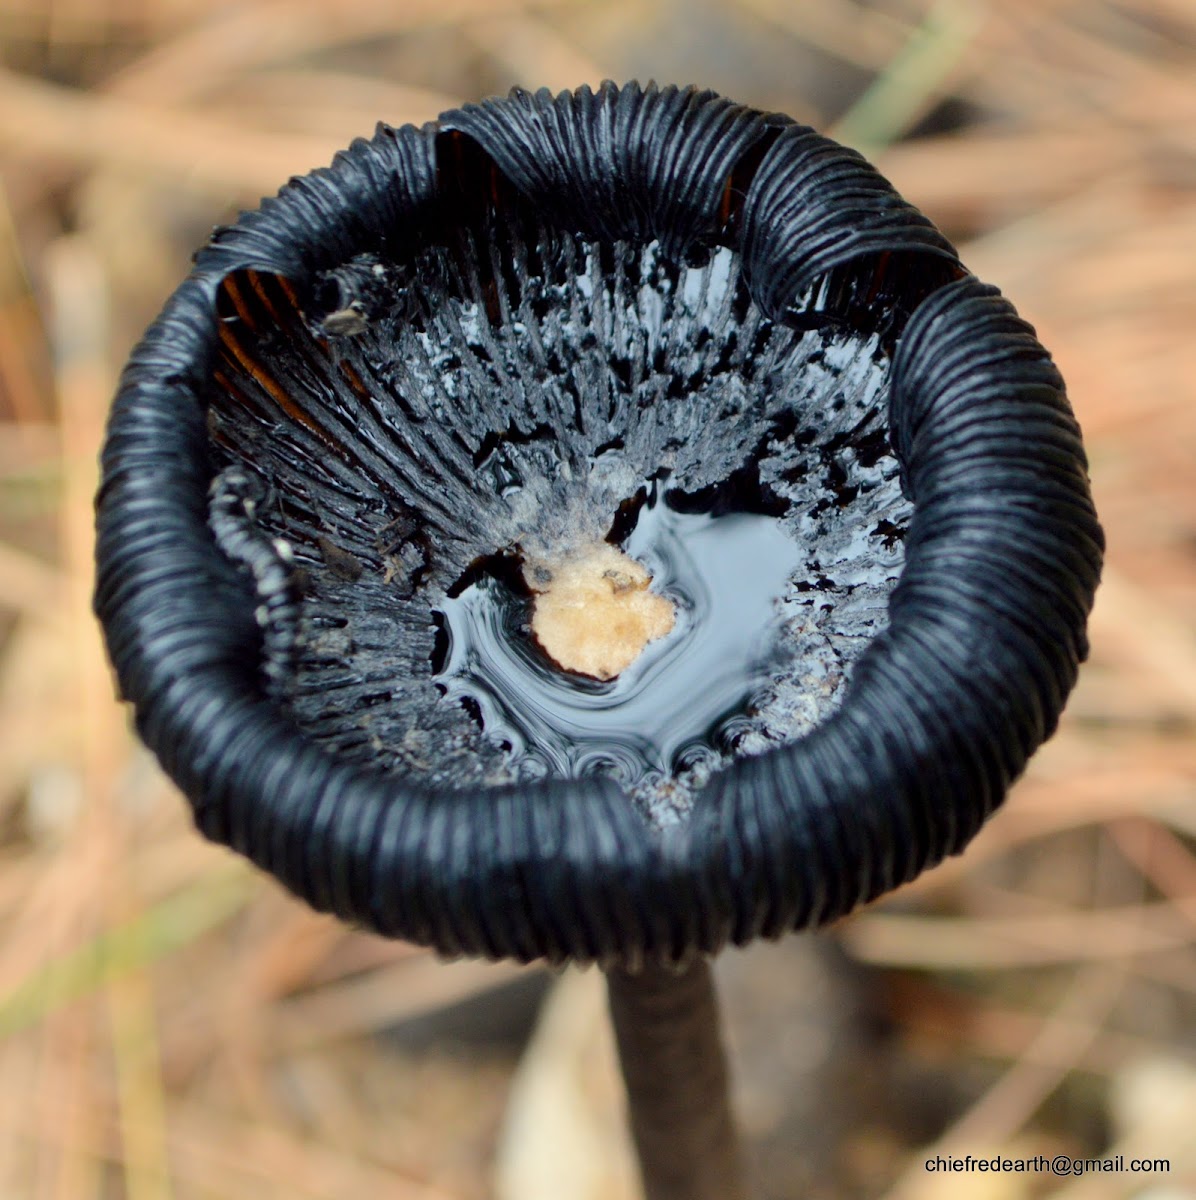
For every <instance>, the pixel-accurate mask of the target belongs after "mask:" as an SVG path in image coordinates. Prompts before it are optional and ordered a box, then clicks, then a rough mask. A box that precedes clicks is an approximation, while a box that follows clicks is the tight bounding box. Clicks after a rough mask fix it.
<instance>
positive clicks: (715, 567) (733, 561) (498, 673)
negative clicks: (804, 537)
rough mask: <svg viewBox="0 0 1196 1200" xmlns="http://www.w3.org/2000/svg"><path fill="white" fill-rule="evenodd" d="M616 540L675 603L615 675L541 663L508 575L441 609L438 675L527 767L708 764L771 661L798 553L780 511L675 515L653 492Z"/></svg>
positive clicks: (634, 774) (490, 578) (725, 745)
mask: <svg viewBox="0 0 1196 1200" xmlns="http://www.w3.org/2000/svg"><path fill="white" fill-rule="evenodd" d="M687 507H688V506H687ZM621 544H622V548H623V549H624V551H625V552H626V553H627V554H629V555H630V556H631V557H632V558H634V559H636V560H637V561H639V562H640V563H642V564H643V565H644V566H645V567H646V568H647V570H648V572H649V573H650V574H651V576H652V588H653V590H654V591H656V592H659V593H660V594H662V595H664V596H667V597H668V598H669V599H670V600H671V601H672V602H673V603H674V604H675V605H676V623H675V625H674V628H673V630H672V631H671V632H670V633H668V634H667V635H665V636H664V637H662V638H659V639H658V640H656V641H654V642H651V643H649V644H648V646H647V647H646V648H645V649H644V651H643V652H642V654H641V655H640V657H639V658H638V659H637V660H636V661H635V662H634V663H632V665H631V666H630V667H628V668H627V669H626V670H625V671H623V673H622V674H621V675H619V676H618V677H617V678H615V679H611V680H608V681H606V682H600V681H598V680H594V679H588V678H585V677H582V676H578V675H574V674H571V673H569V672H566V671H562V670H561V669H559V668H558V667H556V666H554V665H553V664H552V663H551V662H550V661H549V660H548V658H547V657H546V656H545V655H544V653H543V651H542V650H540V648H539V647H538V646H537V645H536V643H535V640H534V638H533V637H532V635H531V632H530V630H529V627H528V623H529V620H530V612H531V608H530V605H531V600H530V599H529V598H528V597H526V596H525V595H521V594H519V592H518V591H517V590H516V588H515V587H513V586H511V583H510V572H509V571H502V570H499V571H495V572H493V573H490V572H482V573H481V575H480V576H479V578H477V579H476V580H475V581H474V582H472V583H471V584H470V585H469V586H467V587H466V588H464V589H463V590H462V591H461V593H460V594H459V595H458V596H456V597H455V598H454V599H450V600H448V601H446V602H445V604H444V606H443V618H444V621H445V626H446V630H447V634H448V648H447V653H446V654H445V660H444V665H443V668H442V669H441V671H440V674H439V677H438V683H439V684H440V685H441V686H442V687H443V688H444V691H445V695H446V698H448V699H450V700H458V701H462V702H464V703H466V705H467V706H468V707H471V710H472V711H473V712H474V713H475V715H476V716H478V717H479V719H480V721H481V725H482V728H483V729H484V731H485V733H486V735H487V736H488V737H489V738H490V739H492V740H496V741H500V742H502V743H505V744H506V745H508V746H509V747H510V751H511V753H512V755H513V756H514V757H515V758H516V759H517V760H520V767H521V773H522V774H525V775H528V774H530V775H547V774H553V775H564V776H569V777H576V776H581V775H587V774H591V773H595V772H601V773H609V774H612V775H614V777H615V778H617V779H618V780H619V781H620V782H621V783H623V784H624V785H625V786H628V787H634V786H636V785H639V784H641V783H644V782H647V781H650V780H652V779H653V778H663V777H667V776H670V775H673V774H676V773H677V772H678V771H679V770H681V769H684V768H690V769H692V768H694V767H695V766H698V765H700V763H701V762H702V760H703V758H706V759H711V760H713V759H716V758H717V757H718V754H717V751H719V750H724V749H725V750H729V749H731V748H732V747H731V745H730V742H732V741H733V740H734V738H735V736H736V726H737V724H738V723H741V722H742V719H743V717H744V715H745V714H746V713H748V712H749V711H750V710H751V707H752V704H753V700H754V697H755V694H756V693H757V692H758V691H759V690H760V689H761V688H762V687H763V686H764V685H766V684H767V682H768V679H769V671H770V668H772V667H775V664H776V658H777V654H778V647H777V644H776V643H777V639H778V633H779V628H780V624H781V618H780V610H781V606H782V603H783V600H784V597H785V595H786V591H787V589H788V588H789V587H790V576H791V575H792V574H793V572H794V570H795V569H796V568H797V566H798V565H799V563H800V561H801V557H802V555H801V551H800V548H799V547H798V545H797V543H796V542H795V541H794V539H793V538H792V537H791V536H790V535H789V534H788V533H787V532H786V531H785V528H784V526H783V525H782V522H781V521H780V520H779V519H778V518H776V517H774V516H766V515H763V514H760V513H755V512H729V513H725V514H723V515H719V516H715V515H712V514H711V513H710V512H698V513H693V512H681V511H678V510H677V508H675V507H673V505H671V504H670V503H669V501H668V498H667V496H665V497H661V496H659V495H657V494H656V488H655V486H654V488H653V491H652V492H651V493H650V494H649V497H648V500H647V501H646V503H645V504H644V505H643V507H642V508H641V509H640V511H639V514H638V519H637V520H636V521H635V525H634V528H632V529H631V531H630V533H629V534H628V535H627V536H626V537H625V538H624V540H623V541H622V543H621ZM503 575H506V576H507V581H504V579H503V578H502V576H503ZM473 706H476V707H473Z"/></svg>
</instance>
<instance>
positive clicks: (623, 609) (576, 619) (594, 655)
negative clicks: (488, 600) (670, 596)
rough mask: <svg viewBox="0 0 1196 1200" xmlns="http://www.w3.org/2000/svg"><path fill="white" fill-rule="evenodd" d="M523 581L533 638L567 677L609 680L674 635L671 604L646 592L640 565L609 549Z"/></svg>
mask: <svg viewBox="0 0 1196 1200" xmlns="http://www.w3.org/2000/svg"><path fill="white" fill-rule="evenodd" d="M526 574H527V575H528V581H529V584H530V586H531V587H532V590H533V591H534V592H535V593H536V598H535V607H534V610H533V612H532V632H533V633H534V634H535V635H536V638H537V640H538V641H539V643H540V645H541V646H542V647H543V648H544V650H545V652H546V653H547V654H548V655H549V657H550V658H552V660H553V661H554V662H555V663H556V664H557V665H558V666H560V667H563V668H564V669H565V670H566V671H576V672H577V673H578V674H581V675H592V676H593V677H594V678H595V679H613V678H614V677H615V676H616V675H618V674H619V673H620V672H621V671H625V670H626V669H627V668H628V667H629V666H631V664H632V663H633V662H635V660H636V659H637V658H639V656H640V654H641V653H642V652H643V649H644V647H645V646H646V645H647V644H648V643H649V642H651V641H655V640H656V639H657V638H659V637H664V635H665V634H666V633H668V632H669V631H670V630H671V629H672V628H673V622H674V620H675V613H674V609H673V604H672V602H671V601H669V600H667V599H666V598H665V597H664V596H659V595H657V594H656V593H655V592H653V591H650V590H649V586H648V585H649V584H650V583H651V582H652V577H651V576H650V575H649V574H648V572H647V571H646V570H645V569H644V567H643V566H642V565H641V564H640V563H638V562H636V561H635V559H633V558H629V557H628V556H627V555H626V554H624V553H623V552H622V551H621V550H619V549H618V548H617V547H615V546H611V545H608V544H607V543H606V542H600V543H598V544H597V545H595V546H588V547H586V548H585V549H583V550H580V551H578V552H576V553H574V554H571V555H569V556H568V557H566V558H564V559H561V560H560V561H558V562H555V563H551V564H545V563H537V564H533V565H531V569H529V570H527V571H526ZM545 577H547V581H546V582H543V583H541V582H539V581H540V580H541V579H544V578H545Z"/></svg>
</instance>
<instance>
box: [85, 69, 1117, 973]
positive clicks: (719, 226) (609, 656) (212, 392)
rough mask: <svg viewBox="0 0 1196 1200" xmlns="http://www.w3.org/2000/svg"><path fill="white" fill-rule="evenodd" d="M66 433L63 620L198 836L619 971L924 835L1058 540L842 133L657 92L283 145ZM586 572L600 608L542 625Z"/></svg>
mask: <svg viewBox="0 0 1196 1200" xmlns="http://www.w3.org/2000/svg"><path fill="white" fill-rule="evenodd" d="M102 469H103V477H102V484H101V488H100V492H99V496H98V500H97V529H98V543H97V569H98V578H97V585H96V594H95V607H96V612H97V614H98V615H99V618H100V620H101V622H102V625H103V628H104V632H105V636H106V639H107V645H108V649H109V653H110V656H111V659H112V661H113V663H114V665H115V668H116V674H117V677H118V680H119V686H120V690H121V693H122V695H123V697H124V698H125V699H126V700H128V701H129V702H130V703H131V704H132V706H133V711H134V713H135V718H136V723H137V728H138V731H139V733H140V736H141V737H142V738H143V740H144V741H145V743H146V744H147V745H148V746H149V747H150V748H151V749H152V750H153V752H154V753H155V754H156V755H157V756H158V758H159V759H160V761H161V762H162V765H163V766H164V768H165V769H166V771H167V772H168V773H169V775H170V776H171V777H172V778H173V779H174V781H175V782H176V783H177V784H178V786H179V787H180V789H181V790H182V791H183V793H184V794H185V795H186V797H187V798H188V800H189V801H190V803H191V805H192V807H193V810H194V815H195V820H196V823H197V825H198V827H199V829H200V830H201V831H202V832H203V833H204V834H205V835H206V836H207V837H209V838H211V839H214V840H216V841H218V842H222V843H224V844H226V845H229V846H231V847H233V848H234V849H236V850H237V851H239V852H241V853H242V854H244V855H247V856H248V857H249V858H251V859H252V860H253V861H254V862H255V863H256V864H257V865H258V866H259V867H261V868H262V869H263V870H265V871H268V872H270V873H271V874H273V875H274V876H276V877H277V878H278V879H279V880H281V881H282V882H283V883H284V884H285V885H286V886H287V887H288V888H289V889H291V890H292V891H293V892H294V893H296V894H297V895H299V896H301V897H303V899H305V900H306V901H307V902H308V903H309V904H311V905H312V906H314V907H315V908H317V909H319V910H323V911H331V912H334V913H336V914H337V915H339V916H340V917H342V918H344V919H346V920H348V921H352V922H354V923H356V924H358V925H361V926H364V927H365V928H368V929H371V930H374V931H376V932H378V933H380V934H382V935H384V936H389V937H401V938H406V939H409V940H411V941H413V942H417V943H420V944H423V945H429V946H433V947H435V948H436V949H437V950H438V951H440V952H441V953H443V954H445V955H475V956H484V957H489V958H512V959H517V960H520V961H532V960H537V959H542V960H546V961H548V962H551V963H561V962H565V961H574V962H582V963H585V962H598V963H600V964H602V965H603V966H605V967H608V968H613V969H619V970H628V971H632V972H634V971H636V970H639V969H641V968H643V967H645V966H648V967H651V968H653V969H655V968H656V967H660V966H670V967H681V966H684V965H685V964H686V963H689V962H691V961H692V960H694V959H696V958H697V957H699V956H705V955H710V954H713V953H715V952H716V951H718V950H719V949H720V948H721V947H722V946H724V945H725V944H727V943H729V942H731V943H736V944H743V943H746V942H748V941H750V940H752V939H754V938H757V937H778V936H780V935H782V934H784V933H786V932H788V931H791V930H796V929H802V928H807V927H813V926H818V925H822V924H825V923H826V922H828V921H831V920H833V919H834V918H836V917H839V916H841V915H842V914H844V913H846V912H848V911H850V910H851V909H853V908H854V907H856V906H857V905H859V904H860V903H862V902H864V901H867V900H869V899H872V898H874V897H876V896H878V895H880V894H881V893H883V892H885V891H887V890H889V889H891V888H893V887H896V886H897V885H898V884H900V883H903V882H905V881H907V880H910V879H912V878H913V877H914V876H915V875H917V874H918V873H919V872H920V871H922V870H923V869H925V868H926V867H928V866H930V865H932V864H934V863H937V862H938V861H940V860H941V859H943V858H944V857H945V856H947V855H950V854H956V853H959V852H960V851H961V850H962V849H963V848H964V846H965V845H966V844H967V842H968V841H969V839H970V838H971V837H972V836H973V835H974V834H975V833H976V831H977V830H978V829H979V828H980V826H981V824H982V823H983V822H984V820H985V819H986V818H987V817H988V816H989V815H990V814H991V813H992V812H993V810H994V809H995V808H996V807H997V806H998V805H999V804H1000V803H1001V801H1002V799H1003V797H1004V795H1005V793H1006V790H1007V788H1008V787H1009V785H1010V784H1011V783H1012V781H1013V780H1014V779H1016V778H1017V776H1018V775H1019V774H1020V773H1021V771H1022V770H1023V768H1024V767H1025V765H1026V762H1027V760H1028V758H1029V756H1030V755H1031V754H1032V753H1033V752H1034V750H1035V749H1036V748H1037V747H1038V746H1039V744H1040V743H1041V742H1042V741H1043V740H1044V739H1046V738H1047V737H1049V736H1050V734H1051V733H1052V731H1053V730H1054V728H1055V726H1056V723H1057V721H1058V718H1059V715H1060V712H1061V710H1062V708H1063V705H1064V703H1065V700H1066V698H1067V695H1068V693H1069V691H1070V689H1071V688H1072V686H1073V684H1074V682H1075V678H1076V672H1077V668H1078V665H1079V663H1080V662H1081V660H1082V659H1083V658H1084V656H1085V653H1086V642H1085V632H1084V630H1085V621H1086V617H1087V614H1088V611H1089V609H1090V607H1091V604H1092V598H1093V593H1094V589H1095V587H1096V585H1097V581H1098V577H1099V572H1100V566H1101V558H1102V550H1103V539H1102V534H1101V530H1100V526H1099V524H1098V522H1097V519H1096V516H1095V513H1094V509H1093V505H1092V500H1091V496H1090V492H1089V487H1088V481H1087V473H1086V461H1085V457H1084V451H1083V448H1082V445H1081V440H1080V433H1079V430H1078V427H1077V425H1076V422H1075V420H1074V418H1073V415H1072V412H1071V409H1070V407H1069V405H1068V401H1067V399H1066V396H1065V391H1064V386H1063V381H1062V380H1061V378H1060V376H1059V374H1058V372H1057V370H1056V369H1055V367H1054V365H1053V364H1052V362H1051V360H1050V358H1049V356H1048V355H1047V353H1046V351H1045V350H1044V349H1043V348H1042V347H1041V346H1040V345H1039V343H1038V341H1037V340H1036V338H1035V335H1034V331H1033V330H1032V329H1031V327H1030V326H1029V325H1027V324H1026V323H1025V322H1024V321H1022V320H1021V319H1020V318H1019V317H1018V316H1017V314H1016V312H1015V311H1014V309H1013V308H1012V306H1011V305H1010V304H1009V303H1008V302H1007V301H1006V300H1005V299H1004V298H1002V296H1001V295H1000V294H999V292H998V291H997V290H996V289H995V288H993V287H991V286H988V285H986V284H984V283H981V282H980V281H978V280H977V279H975V278H974V277H972V276H971V275H970V274H969V273H968V272H967V270H966V269H965V268H964V267H963V266H962V265H961V263H960V261H959V259H958V257H957V255H956V252H955V250H954V249H953V247H952V246H951V245H950V244H949V243H948V241H947V240H946V239H945V238H944V237H943V235H942V234H941V233H940V232H939V231H938V230H936V229H935V228H934V226H933V225H932V224H931V223H930V222H929V221H928V220H927V219H926V218H925V217H924V216H922V215H921V214H920V213H918V212H917V210H916V209H914V208H913V207H912V206H911V205H909V204H908V203H906V202H905V201H904V200H903V199H902V198H901V197H900V196H898V195H897V194H896V192H895V191H894V190H893V188H892V187H891V186H890V185H889V184H888V183H887V181H886V180H884V178H883V177H882V176H881V175H879V174H878V173H877V172H876V171H875V170H874V169H873V168H872V167H871V166H869V165H868V164H867V163H866V162H865V161H864V160H863V159H862V158H861V157H860V156H859V155H857V154H856V153H854V152H853V151H851V150H848V149H845V148H843V147H841V146H839V145H836V144H835V143H833V142H831V141H829V140H828V139H826V138H824V137H822V136H820V135H819V134H817V133H815V132H814V131H813V130H810V129H808V128H806V127H804V126H801V125H799V124H795V123H794V122H792V121H790V120H789V119H787V118H785V117H783V116H779V115H776V114H768V113H761V112H758V111H755V110H753V109H750V108H746V107H743V106H741V105H737V104H734V103H732V102H731V101H729V100H726V99H724V98H721V97H719V96H717V95H715V94H714V93H712V92H709V91H699V90H696V89H693V88H688V89H677V88H673V87H657V86H655V85H648V86H646V87H640V86H639V85H636V84H628V85H625V86H621V87H620V86H615V85H613V84H609V83H608V84H605V85H603V86H602V87H601V88H600V89H598V90H597V91H596V92H591V91H590V90H589V89H587V88H581V89H579V90H578V91H576V92H573V93H562V94H561V95H559V96H555V97H554V96H552V95H550V94H548V93H547V92H545V91H541V92H538V93H534V94H532V93H528V92H523V91H515V92H513V93H512V94H511V95H510V96H509V97H508V98H506V99H500V100H491V101H486V102H485V103H482V104H476V105H467V106H465V107H463V108H461V109H459V110H456V111H453V112H448V113H446V114H444V115H443V116H442V117H441V118H440V119H439V120H438V121H436V122H434V123H432V124H429V125H427V126H425V127H423V128H422V129H416V128H413V127H410V126H408V127H404V128H401V129H393V128H390V127H388V126H386V125H380V126H379V127H378V130H377V132H376V134H375V135H374V137H373V138H371V139H369V140H364V139H363V140H358V141H356V142H354V143H353V145H352V146H351V147H349V149H348V150H346V151H344V152H343V153H342V154H340V155H338V156H337V158H336V160H335V161H334V162H333V164H332V166H331V167H329V168H327V169H323V170H317V171H314V172H313V173H312V174H310V175H308V176H305V177H302V178H297V179H293V180H292V181H291V182H290V183H288V184H287V185H286V186H285V187H284V188H283V189H282V191H281V192H280V193H279V194H278V196H276V197H274V198H272V199H268V200H265V201H264V202H263V203H262V205H261V207H260V208H259V209H258V210H257V211H255V212H251V213H246V214H244V215H243V216H242V217H241V218H240V220H239V221H238V222H237V223H236V224H235V225H233V226H231V227H229V228H222V229H219V230H217V231H216V233H215V234H214V235H213V237H212V239H211V241H210V242H209V244H208V245H207V246H206V247H205V248H204V249H203V250H202V251H201V252H200V253H199V254H198V256H197V258H196V262H195V267H194V270H193V271H192V273H191V275H190V276H189V277H188V278H187V279H186V280H185V281H184V282H183V283H182V284H181V286H180V287H179V289H178V290H177V291H176V292H175V294H174V295H173V296H172V297H171V299H170V300H169V301H168V303H167V304H166V307H165V308H164V309H163V311H162V313H161V315H160V316H159V318H158V319H157V320H156V321H155V322H154V324H153V325H152V326H151V327H150V329H149V330H148V332H147V333H146V335H145V337H144V339H143V340H142V342H141V343H140V344H139V345H138V347H137V348H136V349H135V350H134V352H133V354H132V357H131V358H130V360H129V363H128V365H127V367H126V369H125V371H124V374H123V376H122V379H121V383H120V387H119V391H118V393H117V396H116V399H115V402H114V405H113V410H112V415H111V418H110V422H109V426H108V435H107V441H106V444H105V446H104V450H103V460H102ZM587 556H590V558H589V560H587ZM586 561H589V562H590V566H589V567H588V568H586V567H583V568H581V573H580V577H581V582H580V583H576V581H575V583H576V590H577V592H578V594H579V596H580V599H579V600H578V604H579V606H580V608H581V609H582V610H583V611H584V610H585V609H586V607H587V605H588V604H592V603H593V602H594V595H595V594H596V589H597V591H601V589H603V588H605V589H606V594H605V597H604V599H603V603H607V602H610V603H615V602H616V601H618V602H619V603H622V601H619V597H620V596H622V597H624V598H625V599H627V600H628V601H629V600H630V599H631V598H632V597H639V598H640V601H639V602H640V603H641V606H642V611H639V610H637V611H639V617H640V618H642V620H641V621H640V626H639V627H637V629H633V630H632V632H631V635H630V641H629V643H628V645H627V646H625V647H623V648H622V650H620V651H619V652H618V653H614V652H613V651H610V648H609V647H607V648H606V651H604V653H605V654H606V657H603V654H601V653H600V654H598V655H597V656H596V657H594V656H592V657H588V658H587V657H584V656H582V657H580V658H571V657H570V653H571V652H570V651H568V650H562V649H560V648H559V646H558V644H557V643H556V642H555V641H554V638H555V634H554V633H552V632H545V628H546V626H545V616H544V613H545V611H546V610H550V609H551V608H552V603H549V601H548V600H546V599H545V597H551V593H552V589H553V584H554V580H555V581H556V586H557V587H558V588H560V587H561V586H562V585H561V583H560V578H559V576H560V575H561V574H562V572H564V573H566V574H567V571H568V569H569V568H568V564H573V565H574V566H576V564H577V563H578V562H583V563H584V562H586ZM587 589H588V591H587ZM620 589H621V590H620ZM566 590H567V589H566ZM587 597H588V598H587ZM574 598H575V599H576V598H577V597H574ZM556 600H557V601H560V602H561V603H563V600H562V598H561V596H560V595H558V596H557V597H556ZM559 606H560V605H558V607H559ZM566 607H567V606H566ZM616 607H617V608H618V604H616ZM628 611H630V610H628ZM619 612H620V613H621V614H622V615H624V616H625V615H626V613H625V612H624V610H623V609H622V608H619ZM613 620H614V618H612V617H610V615H609V614H607V616H606V617H603V618H601V620H600V621H599V626H600V627H606V626H609V625H610V624H611V623H612V621H613ZM537 624H539V628H538V629H537V628H536V626H537ZM549 624H551V621H549ZM631 624H632V625H634V624H635V622H634V621H632V622H631ZM586 638H590V639H591V641H592V636H591V633H586V634H584V636H583V642H584V641H585V640H586ZM599 641H601V638H599ZM591 649H592V647H591Z"/></svg>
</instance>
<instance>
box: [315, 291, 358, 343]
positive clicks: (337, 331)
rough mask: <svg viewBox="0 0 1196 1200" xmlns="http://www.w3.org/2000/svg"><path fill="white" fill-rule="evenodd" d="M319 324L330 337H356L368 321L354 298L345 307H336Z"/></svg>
mask: <svg viewBox="0 0 1196 1200" xmlns="http://www.w3.org/2000/svg"><path fill="white" fill-rule="evenodd" d="M321 324H322V325H323V327H324V332H325V333H327V334H330V335H331V336H332V337H357V336H358V334H362V333H365V331H366V329H367V328H368V327H369V321H368V320H367V319H366V315H365V313H364V312H363V311H362V308H361V302H360V301H358V300H354V301H353V302H352V303H351V304H349V305H347V306H346V307H345V308H338V309H337V310H336V312H330V313H329V314H328V315H327V316H326V317H325V318H324V320H323V321H322V322H321Z"/></svg>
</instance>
